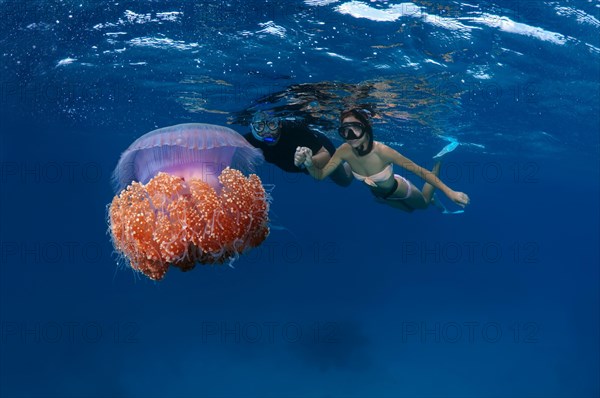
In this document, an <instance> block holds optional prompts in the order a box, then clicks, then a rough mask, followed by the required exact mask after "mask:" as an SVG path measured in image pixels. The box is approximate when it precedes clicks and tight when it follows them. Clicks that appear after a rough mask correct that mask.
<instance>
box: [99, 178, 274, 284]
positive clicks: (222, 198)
mask: <svg viewBox="0 0 600 398" xmlns="http://www.w3.org/2000/svg"><path fill="white" fill-rule="evenodd" d="M219 181H220V183H221V184H222V190H221V193H220V194H217V192H216V191H215V190H214V188H213V187H211V186H210V185H209V184H208V183H206V182H204V181H202V180H199V179H191V180H189V181H184V180H183V179H182V178H181V177H176V176H172V175H169V174H167V173H162V172H161V173H158V174H157V175H156V176H155V177H154V178H152V179H151V180H150V181H149V182H148V183H147V184H146V185H143V184H140V183H137V182H134V183H132V184H130V185H129V186H128V187H127V188H126V189H124V190H123V191H122V192H121V193H120V194H119V195H118V196H115V197H114V199H113V201H112V203H111V205H110V207H109V221H110V233H111V237H112V240H113V243H114V246H115V249H116V250H117V251H118V252H119V253H121V254H122V255H123V256H124V257H125V258H127V260H128V261H129V265H130V266H131V268H133V269H135V270H138V271H140V272H142V273H143V274H144V275H146V276H148V277H149V278H151V279H154V280H160V279H162V278H163V277H164V275H165V273H166V272H167V270H168V268H169V267H170V266H174V267H178V268H180V269H181V270H184V271H187V270H190V269H192V268H194V267H195V265H196V264H197V263H201V264H222V263H224V262H225V261H227V260H230V261H233V260H235V259H236V258H237V257H238V256H239V254H241V253H243V252H244V251H245V250H247V249H249V248H252V247H256V246H258V245H260V244H261V243H262V242H263V241H264V240H265V239H266V237H267V236H268V234H269V227H268V222H269V219H268V210H269V196H268V194H267V193H266V192H265V190H264V188H263V186H262V182H261V181H260V178H259V177H258V176H256V175H254V174H252V175H250V176H249V177H245V176H244V175H243V174H242V173H241V172H240V171H238V170H235V169H231V168H229V167H227V168H225V169H224V170H223V171H222V173H221V175H220V176H219Z"/></svg>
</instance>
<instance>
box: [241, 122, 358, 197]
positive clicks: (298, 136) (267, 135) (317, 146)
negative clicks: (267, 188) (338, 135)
mask: <svg viewBox="0 0 600 398" xmlns="http://www.w3.org/2000/svg"><path fill="white" fill-rule="evenodd" d="M250 126H251V129H252V133H247V134H245V135H244V138H246V140H247V141H248V142H249V143H250V144H252V146H254V147H256V148H259V149H261V150H262V152H263V155H264V157H265V160H266V161H267V162H268V163H272V164H274V165H275V166H277V167H279V168H280V169H282V170H284V171H286V172H288V173H307V171H306V170H305V169H303V168H299V167H297V166H296V165H294V154H295V153H296V148H298V147H307V148H310V149H311V150H312V153H314V156H313V163H315V164H316V165H317V167H318V166H319V165H323V166H324V165H325V164H327V162H329V159H331V156H332V155H333V154H334V153H335V146H334V145H333V144H332V143H331V141H329V139H328V138H327V137H325V136H324V135H323V134H320V133H317V132H314V131H312V130H311V129H310V128H309V127H308V126H307V125H306V124H305V123H302V122H299V121H290V120H281V119H280V118H278V117H274V116H272V115H270V114H269V113H267V112H262V111H261V112H257V113H256V114H255V115H254V117H253V118H252V123H251V125H250ZM330 178H331V180H332V181H333V182H335V183H336V184H338V185H340V186H343V187H346V186H348V185H350V183H351V182H352V174H351V173H350V170H349V167H348V166H347V165H340V166H339V167H338V168H337V170H335V171H334V172H333V173H332V174H331V176H330Z"/></svg>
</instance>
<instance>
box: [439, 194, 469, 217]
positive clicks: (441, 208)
mask: <svg viewBox="0 0 600 398" xmlns="http://www.w3.org/2000/svg"><path fill="white" fill-rule="evenodd" d="M431 202H432V203H433V205H434V206H435V207H437V209H438V210H439V211H440V212H441V213H442V214H462V213H464V212H465V211H464V210H455V211H448V209H447V208H446V206H444V203H443V202H442V201H441V200H440V199H439V198H438V197H437V194H433V198H432V199H431Z"/></svg>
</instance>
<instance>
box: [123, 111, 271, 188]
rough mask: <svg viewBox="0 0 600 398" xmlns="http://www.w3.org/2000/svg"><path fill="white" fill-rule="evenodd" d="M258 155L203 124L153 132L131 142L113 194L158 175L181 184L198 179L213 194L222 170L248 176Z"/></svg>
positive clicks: (229, 133) (225, 131)
mask: <svg viewBox="0 0 600 398" xmlns="http://www.w3.org/2000/svg"><path fill="white" fill-rule="evenodd" d="M263 160H264V159H263V156H262V152H261V151H260V150H259V149H256V148H254V147H253V146H252V145H250V144H249V143H248V142H247V141H246V140H245V139H244V137H242V136H241V135H240V134H238V133H237V132H235V131H234V130H232V129H230V128H227V127H223V126H216V125H212V124H203V123H186V124H178V125H175V126H169V127H164V128H161V129H157V130H153V131H151V132H149V133H147V134H145V135H143V136H141V137H140V138H138V139H137V140H135V141H134V142H133V144H131V145H130V146H129V148H127V150H126V151H125V152H123V154H122V155H121V158H120V159H119V163H118V164H117V167H116V168H115V171H114V173H113V183H114V187H115V191H116V192H117V193H119V192H121V191H122V190H123V189H124V188H126V187H127V186H128V185H129V184H130V183H131V182H132V181H138V182H140V183H142V184H146V183H148V181H150V180H151V179H152V177H154V176H156V175H157V174H158V173H159V172H165V173H169V174H171V175H175V176H178V177H182V178H183V179H184V180H189V179H192V178H197V179H201V180H203V181H205V182H207V183H208V184H210V185H211V186H212V187H213V188H215V189H216V190H217V191H218V190H219V189H220V183H219V180H218V177H219V175H220V174H221V171H223V169H225V168H226V167H231V168H234V169H238V170H240V171H242V172H243V173H250V172H253V171H254V170H255V166H257V165H259V164H261V163H262V162H263Z"/></svg>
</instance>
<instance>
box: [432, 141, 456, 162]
mask: <svg viewBox="0 0 600 398" xmlns="http://www.w3.org/2000/svg"><path fill="white" fill-rule="evenodd" d="M457 146H458V141H450V143H449V144H448V145H446V146H445V147H444V148H442V150H441V151H439V152H438V154H437V155H435V156H434V157H433V158H434V159H437V158H441V157H442V156H444V155H445V154H447V153H449V152H452V151H453V150H455V149H456V147H457Z"/></svg>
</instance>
